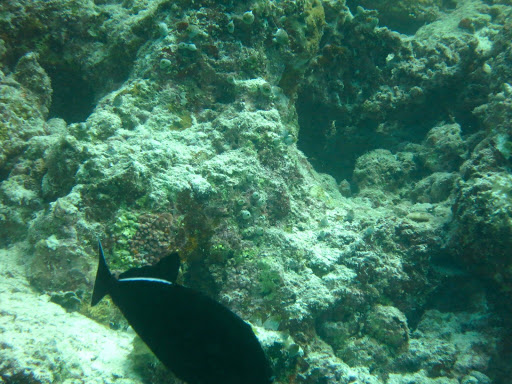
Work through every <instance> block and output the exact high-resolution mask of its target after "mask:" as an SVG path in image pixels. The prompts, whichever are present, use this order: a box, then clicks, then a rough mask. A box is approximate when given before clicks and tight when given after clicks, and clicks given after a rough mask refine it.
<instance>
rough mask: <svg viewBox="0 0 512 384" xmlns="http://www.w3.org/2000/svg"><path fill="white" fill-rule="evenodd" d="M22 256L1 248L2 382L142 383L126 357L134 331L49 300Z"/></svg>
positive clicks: (0, 338)
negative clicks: (119, 328) (36, 288)
mask: <svg viewBox="0 0 512 384" xmlns="http://www.w3.org/2000/svg"><path fill="white" fill-rule="evenodd" d="M20 256H21V251H20V250H19V249H18V248H11V249H8V250H5V249H0V383H3V382H16V383H17V382H23V383H66V384H72V383H73V384H74V383H88V384H89V383H91V384H97V383H98V384H100V383H116V384H132V383H141V382H142V381H141V380H140V378H139V377H138V376H137V375H136V374H135V373H134V372H133V371H132V370H131V369H130V366H129V360H128V354H129V353H130V351H131V350H132V340H133V337H134V335H133V334H131V333H128V332H117V331H112V330H110V329H107V328H106V327H104V326H102V325H99V324H97V323H95V322H94V321H92V320H90V319H88V318H87V317H84V316H82V315H80V314H77V313H67V312H66V311H65V310H64V309H63V308H62V307H60V306H59V305H57V304H54V303H51V302H49V298H48V296H46V295H40V294H38V293H37V292H35V291H34V290H33V289H32V288H31V287H30V285H29V283H28V282H27V280H26V278H25V272H24V266H23V265H22V264H21V262H20V260H21V257H20Z"/></svg>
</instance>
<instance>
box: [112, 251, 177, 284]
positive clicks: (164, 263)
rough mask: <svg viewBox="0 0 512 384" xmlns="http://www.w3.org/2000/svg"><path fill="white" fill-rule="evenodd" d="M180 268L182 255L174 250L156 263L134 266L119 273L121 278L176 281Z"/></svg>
mask: <svg viewBox="0 0 512 384" xmlns="http://www.w3.org/2000/svg"><path fill="white" fill-rule="evenodd" d="M179 270H180V256H179V254H178V252H173V253H171V254H170V255H169V256H166V257H164V258H163V259H162V260H160V261H159V262H158V263H156V264H155V265H145V266H143V267H139V268H132V269H129V270H127V271H126V272H123V273H121V274H120V275H119V279H127V278H135V277H149V278H154V279H162V280H167V281H170V282H171V283H174V282H175V281H176V278H177V277H178V272H179Z"/></svg>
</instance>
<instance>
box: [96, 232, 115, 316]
mask: <svg viewBox="0 0 512 384" xmlns="http://www.w3.org/2000/svg"><path fill="white" fill-rule="evenodd" d="M98 247H99V251H98V271H97V272H96V281H95V282H94V290H93V291H92V300H91V307H94V306H95V305H96V304H98V303H99V302H100V300H101V299H102V298H103V297H104V296H105V295H106V294H108V293H109V291H110V287H111V284H112V279H113V277H112V274H111V273H110V270H109V269H108V266H107V262H106V261H105V256H104V255H103V248H102V247H101V241H100V240H98Z"/></svg>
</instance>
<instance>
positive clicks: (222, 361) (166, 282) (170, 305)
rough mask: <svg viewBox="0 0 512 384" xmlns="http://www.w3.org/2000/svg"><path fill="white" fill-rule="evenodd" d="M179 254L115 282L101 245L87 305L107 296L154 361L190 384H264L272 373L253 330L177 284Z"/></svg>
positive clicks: (232, 314) (200, 296) (132, 270)
mask: <svg viewBox="0 0 512 384" xmlns="http://www.w3.org/2000/svg"><path fill="white" fill-rule="evenodd" d="M179 265H180V261H179V256H178V254H177V253H173V254H171V255H170V256H168V257H166V258H164V259H162V260H161V261H160V262H159V263H158V264H156V265H154V266H145V267H141V268H132V269H130V270H128V271H126V272H124V273H122V274H121V275H120V276H119V279H116V278H115V277H114V276H112V274H111V273H110V271H109V269H108V266H107V264H106V262H105V257H104V256H103V249H102V247H101V243H100V244H99V263H98V272H97V274H96V282H95V284H94V291H93V294H92V302H91V305H92V306H94V305H96V304H97V303H98V302H99V301H100V300H101V299H102V298H103V297H104V296H105V295H110V296H111V297H112V300H113V301H114V303H115V304H116V305H117V306H118V307H119V309H120V310H121V312H123V315H124V316H125V317H126V319H127V320H128V322H129V323H130V325H131V326H132V327H133V329H134V330H135V332H137V334H138V335H139V336H140V338H141V339H142V340H143V341H144V342H145V343H146V344H147V345H148V347H149V348H150V349H151V350H152V351H153V353H154V354H155V355H156V356H157V357H158V359H159V360H160V361H161V362H162V363H163V364H164V365H165V366H166V367H167V368H168V369H170V370H171V371H172V372H173V373H174V374H175V375H176V376H177V377H179V378H180V379H182V380H185V381H186V382H187V383H188V384H268V383H271V382H272V371H271V368H270V365H269V363H268V361H267V359H266V358H265V354H264V353H263V350H262V348H261V346H260V344H259V342H258V339H257V338H256V336H255V335H254V332H253V331H252V329H251V327H250V326H249V325H248V324H247V323H246V322H244V321H243V320H242V319H241V318H240V317H238V316H237V315H236V314H234V313H233V312H231V311H230V310H229V309H228V308H226V307H224V306H223V305H222V304H220V303H218V302H216V301H214V300H212V299H210V298H209V297H208V296H206V295H204V294H202V293H200V292H198V291H195V290H193V289H190V288H187V287H183V286H181V285H179V284H176V283H175V280H176V277H177V274H178V269H179Z"/></svg>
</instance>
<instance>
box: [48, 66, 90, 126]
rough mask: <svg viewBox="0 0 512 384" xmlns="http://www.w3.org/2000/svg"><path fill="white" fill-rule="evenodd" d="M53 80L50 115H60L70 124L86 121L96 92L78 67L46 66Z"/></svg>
mask: <svg viewBox="0 0 512 384" xmlns="http://www.w3.org/2000/svg"><path fill="white" fill-rule="evenodd" d="M45 69H46V72H47V73H48V75H49V76H50V78H51V82H52V89H53V94H52V104H51V106H50V112H49V117H50V118H52V117H59V118H62V119H64V120H65V121H66V122H67V123H68V124H69V123H76V122H80V121H84V120H85V119H86V118H87V117H88V116H89V115H90V114H91V112H92V110H93V109H94V105H95V92H94V89H93V87H92V86H91V83H90V82H89V81H87V80H86V79H85V76H84V74H83V73H82V72H81V71H80V69H78V68H74V67H72V66H66V65H55V66H51V67H48V68H45Z"/></svg>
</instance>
